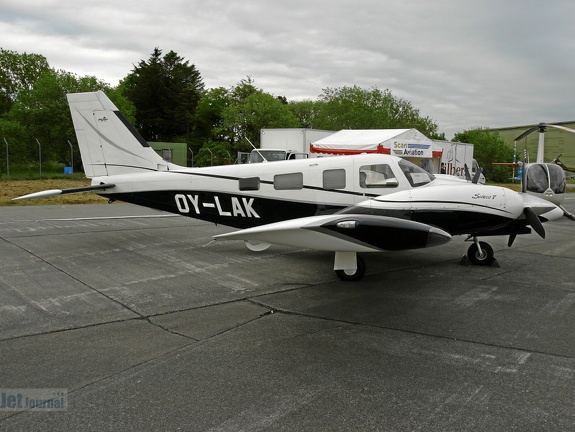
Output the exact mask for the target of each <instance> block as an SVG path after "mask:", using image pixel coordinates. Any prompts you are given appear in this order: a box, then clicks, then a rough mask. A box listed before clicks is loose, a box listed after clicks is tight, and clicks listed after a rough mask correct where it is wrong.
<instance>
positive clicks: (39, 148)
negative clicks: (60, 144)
mask: <svg viewBox="0 0 575 432" xmlns="http://www.w3.org/2000/svg"><path fill="white" fill-rule="evenodd" d="M36 142H37V143H38V161H39V162H40V178H42V144H40V141H38V138H36Z"/></svg>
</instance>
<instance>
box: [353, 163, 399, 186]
mask: <svg viewBox="0 0 575 432" xmlns="http://www.w3.org/2000/svg"><path fill="white" fill-rule="evenodd" d="M398 184H399V183H398V181H397V178H396V177H395V174H394V173H393V170H392V169H391V167H390V166H389V165H387V164H377V165H364V166H362V167H360V168H359V185H360V186H361V187H362V188H394V187H397V186H398Z"/></svg>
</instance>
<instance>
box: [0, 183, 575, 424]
mask: <svg viewBox="0 0 575 432" xmlns="http://www.w3.org/2000/svg"><path fill="white" fill-rule="evenodd" d="M565 207H566V208H567V209H568V210H569V211H571V212H575V196H573V194H569V195H568V198H567V201H566V203H565ZM545 228H546V231H547V236H546V239H545V240H543V239H541V238H540V237H538V236H537V235H536V234H531V235H525V236H518V238H517V240H516V241H515V244H514V245H513V247H512V248H508V247H507V245H506V243H507V239H506V238H503V237H501V238H500V237H493V238H489V239H487V240H488V241H489V242H490V243H491V245H492V246H493V247H494V249H495V254H496V258H497V260H498V263H499V267H497V266H492V267H475V266H463V265H461V264H460V259H461V257H462V256H463V255H464V253H465V251H466V250H467V247H468V243H465V242H464V238H463V237H457V238H454V239H453V240H452V242H451V243H449V244H447V245H445V246H440V247H436V248H432V249H425V250H416V251H405V252H397V253H386V254H365V255H363V256H364V259H365V261H366V264H367V274H366V276H365V277H364V278H363V279H362V280H361V281H359V282H342V281H340V280H339V279H337V277H336V275H335V273H334V272H333V270H332V266H333V254H332V253H325V252H316V251H311V250H296V249H291V248H284V247H277V246H272V248H270V249H268V250H266V251H264V252H260V253H255V252H251V251H249V250H247V248H245V246H244V245H243V243H241V242H211V240H212V236H213V235H215V234H219V233H223V232H226V231H229V228H226V227H221V226H215V225H213V224H209V223H206V222H202V221H197V220H193V219H188V218H184V217H180V216H172V215H168V214H165V213H161V212H155V211H152V210H149V209H145V208H140V207H136V206H132V205H128V204H113V205H72V206H39V207H4V208H0V257H1V259H0V362H1V363H0V392H3V393H4V395H5V397H4V405H7V404H9V401H8V396H9V395H10V394H11V393H10V392H11V391H12V390H13V389H64V390H65V399H64V400H65V407H64V409H62V410H47V409H46V410H36V411H30V410H8V409H6V406H4V408H2V399H0V430H2V431H4V430H6V431H20V430H27V431H40V430H42V431H51V430H71V431H72V430H82V431H92V430H93V431H105V430H122V431H146V430H150V431H152V430H170V431H172V430H174V431H175V430H186V431H263V430H265V431H272V430H273V431H300V430H301V431H310V430H325V431H348V430H349V431H351V430H353V431H358V430H362V431H369V430H382V431H461V430H473V431H493V430H519V431H539V430H546V431H565V430H573V425H575V336H574V335H575V271H574V268H575V222H573V221H572V220H569V219H567V218H563V219H562V220H559V221H554V222H550V223H547V224H545Z"/></svg>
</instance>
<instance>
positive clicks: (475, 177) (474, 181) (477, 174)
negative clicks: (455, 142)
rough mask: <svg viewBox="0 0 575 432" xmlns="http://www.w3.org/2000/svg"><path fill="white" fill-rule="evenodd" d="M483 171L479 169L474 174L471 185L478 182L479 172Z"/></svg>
mask: <svg viewBox="0 0 575 432" xmlns="http://www.w3.org/2000/svg"><path fill="white" fill-rule="evenodd" d="M482 171H483V170H482V169H481V168H479V169H478V170H477V171H476V172H475V175H474V176H473V180H471V183H473V184H477V183H478V182H479V177H481V172H482Z"/></svg>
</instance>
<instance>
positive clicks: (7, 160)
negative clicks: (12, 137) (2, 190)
mask: <svg viewBox="0 0 575 432" xmlns="http://www.w3.org/2000/svg"><path fill="white" fill-rule="evenodd" d="M4 142H5V143H6V178H7V179H9V178H10V152H9V151H8V141H7V140H6V137H4Z"/></svg>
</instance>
